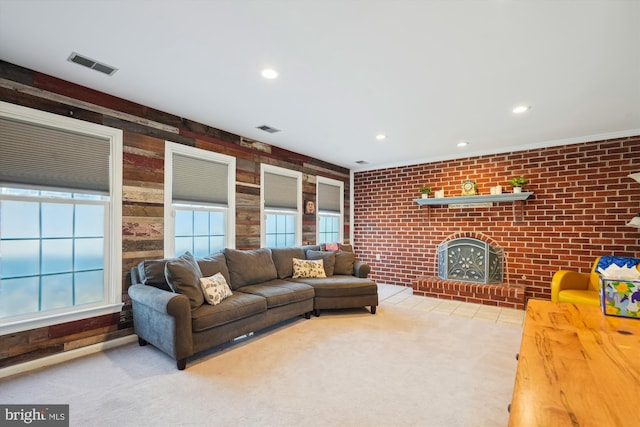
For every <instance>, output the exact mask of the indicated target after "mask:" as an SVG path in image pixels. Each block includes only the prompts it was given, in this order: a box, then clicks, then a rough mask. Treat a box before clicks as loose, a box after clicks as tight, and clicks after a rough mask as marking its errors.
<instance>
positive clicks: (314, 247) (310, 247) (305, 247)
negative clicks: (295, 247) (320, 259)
mask: <svg viewBox="0 0 640 427" xmlns="http://www.w3.org/2000/svg"><path fill="white" fill-rule="evenodd" d="M300 247H301V248H302V250H303V251H304V253H305V254H306V253H307V252H309V251H321V250H322V246H320V245H303V246H300Z"/></svg>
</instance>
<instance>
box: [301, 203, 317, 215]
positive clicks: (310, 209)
mask: <svg viewBox="0 0 640 427" xmlns="http://www.w3.org/2000/svg"><path fill="white" fill-rule="evenodd" d="M315 212H316V204H315V203H314V202H313V200H305V202H304V213H306V214H313V213H315Z"/></svg>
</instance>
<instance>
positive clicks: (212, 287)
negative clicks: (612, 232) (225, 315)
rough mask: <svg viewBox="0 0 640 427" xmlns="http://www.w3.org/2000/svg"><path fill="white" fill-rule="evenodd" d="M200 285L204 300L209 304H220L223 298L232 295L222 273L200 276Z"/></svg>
mask: <svg viewBox="0 0 640 427" xmlns="http://www.w3.org/2000/svg"><path fill="white" fill-rule="evenodd" d="M200 286H201V287H202V293H203V294H204V299H205V301H207V302H208V303H209V304H211V305H217V304H220V303H221V302H222V300H223V299H225V298H227V297H230V296H231V295H233V293H232V292H231V288H230V287H229V285H228V284H227V281H226V280H225V278H224V276H223V275H222V273H216V274H214V275H213V276H211V277H202V278H200Z"/></svg>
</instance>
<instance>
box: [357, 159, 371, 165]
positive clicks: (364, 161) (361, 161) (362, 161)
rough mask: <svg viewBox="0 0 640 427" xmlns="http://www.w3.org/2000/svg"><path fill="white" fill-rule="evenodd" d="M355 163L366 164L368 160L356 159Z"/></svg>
mask: <svg viewBox="0 0 640 427" xmlns="http://www.w3.org/2000/svg"><path fill="white" fill-rule="evenodd" d="M356 163H357V164H359V165H368V164H369V162H367V161H366V160H358V161H356Z"/></svg>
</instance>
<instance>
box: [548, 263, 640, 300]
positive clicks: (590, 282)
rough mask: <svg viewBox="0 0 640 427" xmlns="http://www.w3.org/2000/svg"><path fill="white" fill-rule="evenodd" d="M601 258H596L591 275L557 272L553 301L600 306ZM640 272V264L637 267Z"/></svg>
mask: <svg viewBox="0 0 640 427" xmlns="http://www.w3.org/2000/svg"><path fill="white" fill-rule="evenodd" d="M600 258H601V257H598V258H596V260H595V261H594V263H593V267H591V273H580V272H578V271H571V270H560V271H556V272H555V274H554V275H553V278H552V279H551V301H553V302H569V303H573V304H587V305H596V306H599V305H600V286H601V283H600V274H599V273H598V272H597V271H596V268H597V267H598V263H599V262H600ZM636 268H637V269H638V270H640V264H638V265H636Z"/></svg>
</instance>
